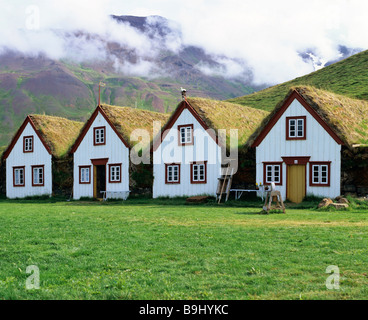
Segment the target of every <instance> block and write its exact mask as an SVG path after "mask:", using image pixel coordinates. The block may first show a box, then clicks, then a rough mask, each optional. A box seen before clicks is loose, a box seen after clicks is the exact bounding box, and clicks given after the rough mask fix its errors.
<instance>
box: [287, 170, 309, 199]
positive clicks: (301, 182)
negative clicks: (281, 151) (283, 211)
mask: <svg viewBox="0 0 368 320" xmlns="http://www.w3.org/2000/svg"><path fill="white" fill-rule="evenodd" d="M305 168H306V167H305V165H289V166H288V172H287V175H288V177H287V198H288V200H290V201H291V202H294V203H300V202H302V201H303V199H304V197H305V170H306V169H305Z"/></svg>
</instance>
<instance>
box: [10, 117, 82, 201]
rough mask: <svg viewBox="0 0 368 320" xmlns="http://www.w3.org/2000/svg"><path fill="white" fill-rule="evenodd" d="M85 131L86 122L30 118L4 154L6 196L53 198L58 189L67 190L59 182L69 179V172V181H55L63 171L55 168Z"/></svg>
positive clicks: (27, 118)
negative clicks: (59, 172) (46, 196)
mask: <svg viewBox="0 0 368 320" xmlns="http://www.w3.org/2000/svg"><path fill="white" fill-rule="evenodd" d="M82 127H83V123H82V122H76V121H71V120H68V119H64V118H60V117H54V116H47V115H28V116H27V117H26V119H25V120H24V122H23V124H22V125H21V127H20V128H19V129H18V131H17V132H16V134H15V136H14V138H13V139H12V141H11V143H10V145H9V146H8V148H7V149H6V150H5V152H4V154H3V159H4V160H5V161H6V196H7V197H8V198H23V197H29V196H41V195H49V196H50V195H52V194H53V191H54V189H60V188H64V186H63V187H60V186H59V185H58V180H63V179H65V180H67V179H68V168H66V170H65V172H66V176H65V177H62V178H60V179H58V177H57V178H56V179H53V178H55V171H60V170H56V169H55V166H60V163H59V161H62V159H66V157H67V154H68V151H69V149H70V147H71V146H72V144H73V143H74V141H75V139H76V138H77V136H78V134H79V132H80V130H81V128H82ZM65 161H66V162H68V161H67V160H65ZM66 167H68V166H66ZM70 174H71V170H70Z"/></svg>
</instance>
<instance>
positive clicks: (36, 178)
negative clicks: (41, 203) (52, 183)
mask: <svg viewBox="0 0 368 320" xmlns="http://www.w3.org/2000/svg"><path fill="white" fill-rule="evenodd" d="M32 185H33V186H43V185H44V167H43V166H39V167H36V166H33V167H32Z"/></svg>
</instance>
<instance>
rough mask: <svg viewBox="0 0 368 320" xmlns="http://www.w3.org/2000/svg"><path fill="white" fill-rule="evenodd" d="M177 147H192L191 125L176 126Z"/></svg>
mask: <svg viewBox="0 0 368 320" xmlns="http://www.w3.org/2000/svg"><path fill="white" fill-rule="evenodd" d="M178 132H179V146H185V145H192V144H193V143H194V141H193V125H192V124H186V125H183V126H178Z"/></svg>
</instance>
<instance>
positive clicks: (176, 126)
mask: <svg viewBox="0 0 368 320" xmlns="http://www.w3.org/2000/svg"><path fill="white" fill-rule="evenodd" d="M266 115H268V112H265V111H263V110H258V109H253V108H248V107H244V106H241V105H236V104H232V103H228V102H223V101H215V100H209V99H204V98H185V99H184V100H183V101H182V102H180V103H179V105H178V106H177V108H176V110H175V111H174V112H173V114H172V115H171V117H170V119H169V121H168V122H167V123H166V125H165V127H164V128H163V130H162V132H161V135H160V136H159V137H158V139H156V140H155V142H154V146H153V175H154V180H153V197H154V198H157V197H182V196H199V195H209V196H216V195H217V191H218V186H219V180H218V179H219V178H220V176H221V175H222V173H223V171H222V170H221V166H222V165H223V164H224V163H226V162H233V161H232V160H236V162H237V160H238V159H232V150H234V147H237V148H238V147H242V146H243V145H245V142H246V141H247V139H248V138H249V137H250V135H251V134H252V133H253V132H254V131H255V129H256V128H257V127H258V126H259V125H260V123H261V122H262V120H263V118H264V117H265V116H266ZM220 130H223V131H222V132H225V130H226V134H225V138H224V139H220V136H221V134H220ZM231 130H234V131H231ZM236 132H237V138H238V139H231V136H232V137H233V138H236ZM234 133H235V134H234ZM222 151H223V152H222ZM225 151H227V153H228V154H226V152H225ZM235 156H236V157H237V156H238V154H236V155H235ZM239 160H241V159H239ZM237 169H238V166H237V164H236V165H235V171H234V174H235V173H236V170H237ZM254 182H255V181H254Z"/></svg>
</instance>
